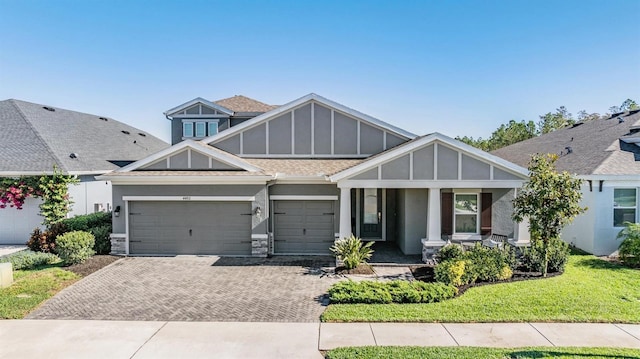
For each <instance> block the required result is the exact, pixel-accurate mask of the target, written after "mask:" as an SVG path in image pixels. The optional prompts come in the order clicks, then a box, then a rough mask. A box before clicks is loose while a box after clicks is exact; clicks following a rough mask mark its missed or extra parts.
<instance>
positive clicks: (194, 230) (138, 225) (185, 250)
mask: <svg viewBox="0 0 640 359" xmlns="http://www.w3.org/2000/svg"><path fill="white" fill-rule="evenodd" d="M129 214H130V215H129V233H130V234H129V237H130V238H129V245H130V247H129V250H130V253H132V254H167V255H169V254H221V255H250V254H251V215H250V203H249V202H146V201H145V202H131V203H130V204H129Z"/></svg>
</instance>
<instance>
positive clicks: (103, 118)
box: [100, 117, 109, 121]
mask: <svg viewBox="0 0 640 359" xmlns="http://www.w3.org/2000/svg"><path fill="white" fill-rule="evenodd" d="M100 119H101V120H102V121H109V119H108V118H106V117H100Z"/></svg>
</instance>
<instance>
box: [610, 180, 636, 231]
mask: <svg viewBox="0 0 640 359" xmlns="http://www.w3.org/2000/svg"><path fill="white" fill-rule="evenodd" d="M636 200H637V196H636V189H635V188H614V190H613V226H614V227H624V222H631V223H634V222H635V221H636V208H637V202H636Z"/></svg>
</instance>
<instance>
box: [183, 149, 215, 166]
mask: <svg viewBox="0 0 640 359" xmlns="http://www.w3.org/2000/svg"><path fill="white" fill-rule="evenodd" d="M209 158H211V157H209ZM187 168H191V149H190V148H188V149H187Z"/></svg>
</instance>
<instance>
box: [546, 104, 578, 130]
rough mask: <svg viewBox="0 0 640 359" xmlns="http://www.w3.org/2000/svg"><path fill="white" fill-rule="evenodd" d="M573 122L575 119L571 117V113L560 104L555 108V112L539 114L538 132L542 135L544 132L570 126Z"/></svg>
mask: <svg viewBox="0 0 640 359" xmlns="http://www.w3.org/2000/svg"><path fill="white" fill-rule="evenodd" d="M574 123H576V121H575V120H574V119H573V115H571V113H569V111H567V108H566V107H564V106H560V107H559V108H557V109H556V112H553V113H552V112H547V113H546V114H544V115H542V116H540V121H539V122H538V132H539V133H540V134H541V135H544V134H545V133H549V132H553V131H555V130H558V129H561V128H564V127H567V126H571V125H573V124H574Z"/></svg>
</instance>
